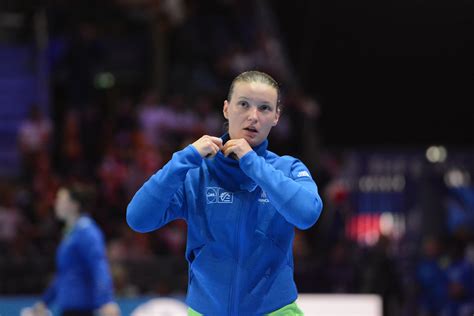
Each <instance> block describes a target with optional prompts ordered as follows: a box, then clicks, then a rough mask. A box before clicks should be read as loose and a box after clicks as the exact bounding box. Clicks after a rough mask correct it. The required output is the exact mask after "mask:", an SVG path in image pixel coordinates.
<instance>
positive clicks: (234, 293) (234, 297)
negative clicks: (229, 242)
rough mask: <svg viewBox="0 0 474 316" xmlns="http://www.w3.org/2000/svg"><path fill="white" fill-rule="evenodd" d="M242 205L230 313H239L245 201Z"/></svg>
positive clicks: (236, 231) (238, 217) (231, 288)
mask: <svg viewBox="0 0 474 316" xmlns="http://www.w3.org/2000/svg"><path fill="white" fill-rule="evenodd" d="M241 204H242V205H241V207H240V208H239V214H238V216H237V229H236V230H235V239H234V240H235V241H236V253H237V256H236V259H237V264H236V269H237V271H236V273H235V274H234V278H233V280H232V284H231V287H230V302H229V315H238V313H237V306H238V304H237V300H238V295H239V291H238V288H239V287H238V285H239V283H240V251H241V246H242V242H241V237H242V236H243V235H244V232H243V231H241V230H242V227H243V225H242V221H243V218H245V216H244V215H245V213H244V214H242V213H243V212H246V208H245V207H244V205H243V204H244V203H241Z"/></svg>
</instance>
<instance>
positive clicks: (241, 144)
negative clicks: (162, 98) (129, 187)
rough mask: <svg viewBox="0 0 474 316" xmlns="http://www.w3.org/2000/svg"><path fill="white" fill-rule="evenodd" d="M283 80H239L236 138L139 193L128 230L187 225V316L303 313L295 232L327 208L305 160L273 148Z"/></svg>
mask: <svg viewBox="0 0 474 316" xmlns="http://www.w3.org/2000/svg"><path fill="white" fill-rule="evenodd" d="M279 97H280V90H279V86H278V84H277V82H276V81H275V80H274V79H273V78H272V77H270V76H269V75H268V74H266V73H263V72H259V71H247V72H243V73H241V74H240V75H238V76H237V77H236V78H235V79H234V80H233V82H232V84H231V86H230V89H229V94H228V97H227V100H225V101H224V107H223V113H224V117H225V118H226V119H227V120H228V133H226V134H224V135H223V136H222V137H215V136H208V135H205V136H202V137H201V138H200V139H198V140H196V141H195V142H194V143H192V144H190V145H188V146H187V147H185V148H184V149H182V150H180V151H177V152H175V153H174V154H173V156H172V158H171V160H170V161H169V162H168V163H167V164H166V165H165V166H164V167H163V168H162V169H161V170H159V171H158V172H157V173H155V174H154V175H153V176H151V178H150V179H148V180H147V181H146V182H145V183H144V185H143V186H142V187H141V188H140V189H139V190H138V191H137V192H136V193H135V195H134V197H133V198H132V200H131V201H130V203H129V205H128V207H127V222H128V224H129V226H130V227H131V228H132V229H134V230H135V231H137V232H141V233H146V232H150V231H153V230H156V229H158V228H160V227H162V226H163V225H165V224H167V223H169V222H170V221H172V220H175V219H184V220H185V221H186V222H187V225H188V230H187V245H186V259H187V261H188V264H189V278H188V291H187V297H186V303H187V304H188V306H189V309H188V314H189V315H219V316H222V315H302V314H303V313H302V312H301V310H299V308H298V307H297V306H296V304H295V300H296V299H297V295H298V294H297V288H296V285H295V282H294V278H293V254H292V243H293V238H294V229H295V227H296V228H299V229H307V228H309V227H311V226H312V225H314V224H315V222H316V221H317V219H318V217H319V216H320V214H321V210H322V201H321V198H320V196H319V194H318V188H317V186H316V183H315V182H314V180H313V179H312V177H311V174H310V172H309V170H308V168H307V167H306V166H305V165H304V164H303V163H302V162H301V161H299V160H298V159H296V158H293V157H290V156H282V157H280V156H278V155H276V154H275V153H273V152H271V151H269V150H267V146H268V140H267V137H268V134H269V133H270V130H271V129H272V127H273V126H275V125H277V123H278V119H279V117H280V112H281V107H280V104H279Z"/></svg>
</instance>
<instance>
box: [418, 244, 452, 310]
mask: <svg viewBox="0 0 474 316" xmlns="http://www.w3.org/2000/svg"><path fill="white" fill-rule="evenodd" d="M441 255H442V245H441V243H440V241H439V239H438V238H436V237H432V236H427V237H426V238H425V239H424V240H423V244H422V254H421V257H420V259H419V261H418V264H417V267H416V279H417V285H418V296H419V315H420V316H441V312H442V310H443V308H444V307H445V306H446V303H447V294H448V293H447V290H448V279H447V276H446V273H445V271H444V269H443V265H442V264H443V263H442V259H443V258H442V256H441Z"/></svg>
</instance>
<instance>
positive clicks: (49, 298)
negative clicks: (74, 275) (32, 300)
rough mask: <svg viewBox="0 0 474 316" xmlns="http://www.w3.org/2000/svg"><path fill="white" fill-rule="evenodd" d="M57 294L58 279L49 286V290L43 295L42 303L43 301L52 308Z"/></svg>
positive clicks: (55, 278)
mask: <svg viewBox="0 0 474 316" xmlns="http://www.w3.org/2000/svg"><path fill="white" fill-rule="evenodd" d="M56 293H57V277H54V279H53V280H52V281H51V283H50V284H49V286H48V288H47V289H46V290H45V291H44V293H43V295H42V296H41V301H43V302H44V303H45V304H46V305H47V306H50V305H51V304H52V303H53V301H54V300H55V299H56Z"/></svg>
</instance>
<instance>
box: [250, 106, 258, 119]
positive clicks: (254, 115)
mask: <svg viewBox="0 0 474 316" xmlns="http://www.w3.org/2000/svg"><path fill="white" fill-rule="evenodd" d="M257 118H258V110H257V108H256V107H251V108H250V110H249V113H248V120H249V121H256V120H257Z"/></svg>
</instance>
